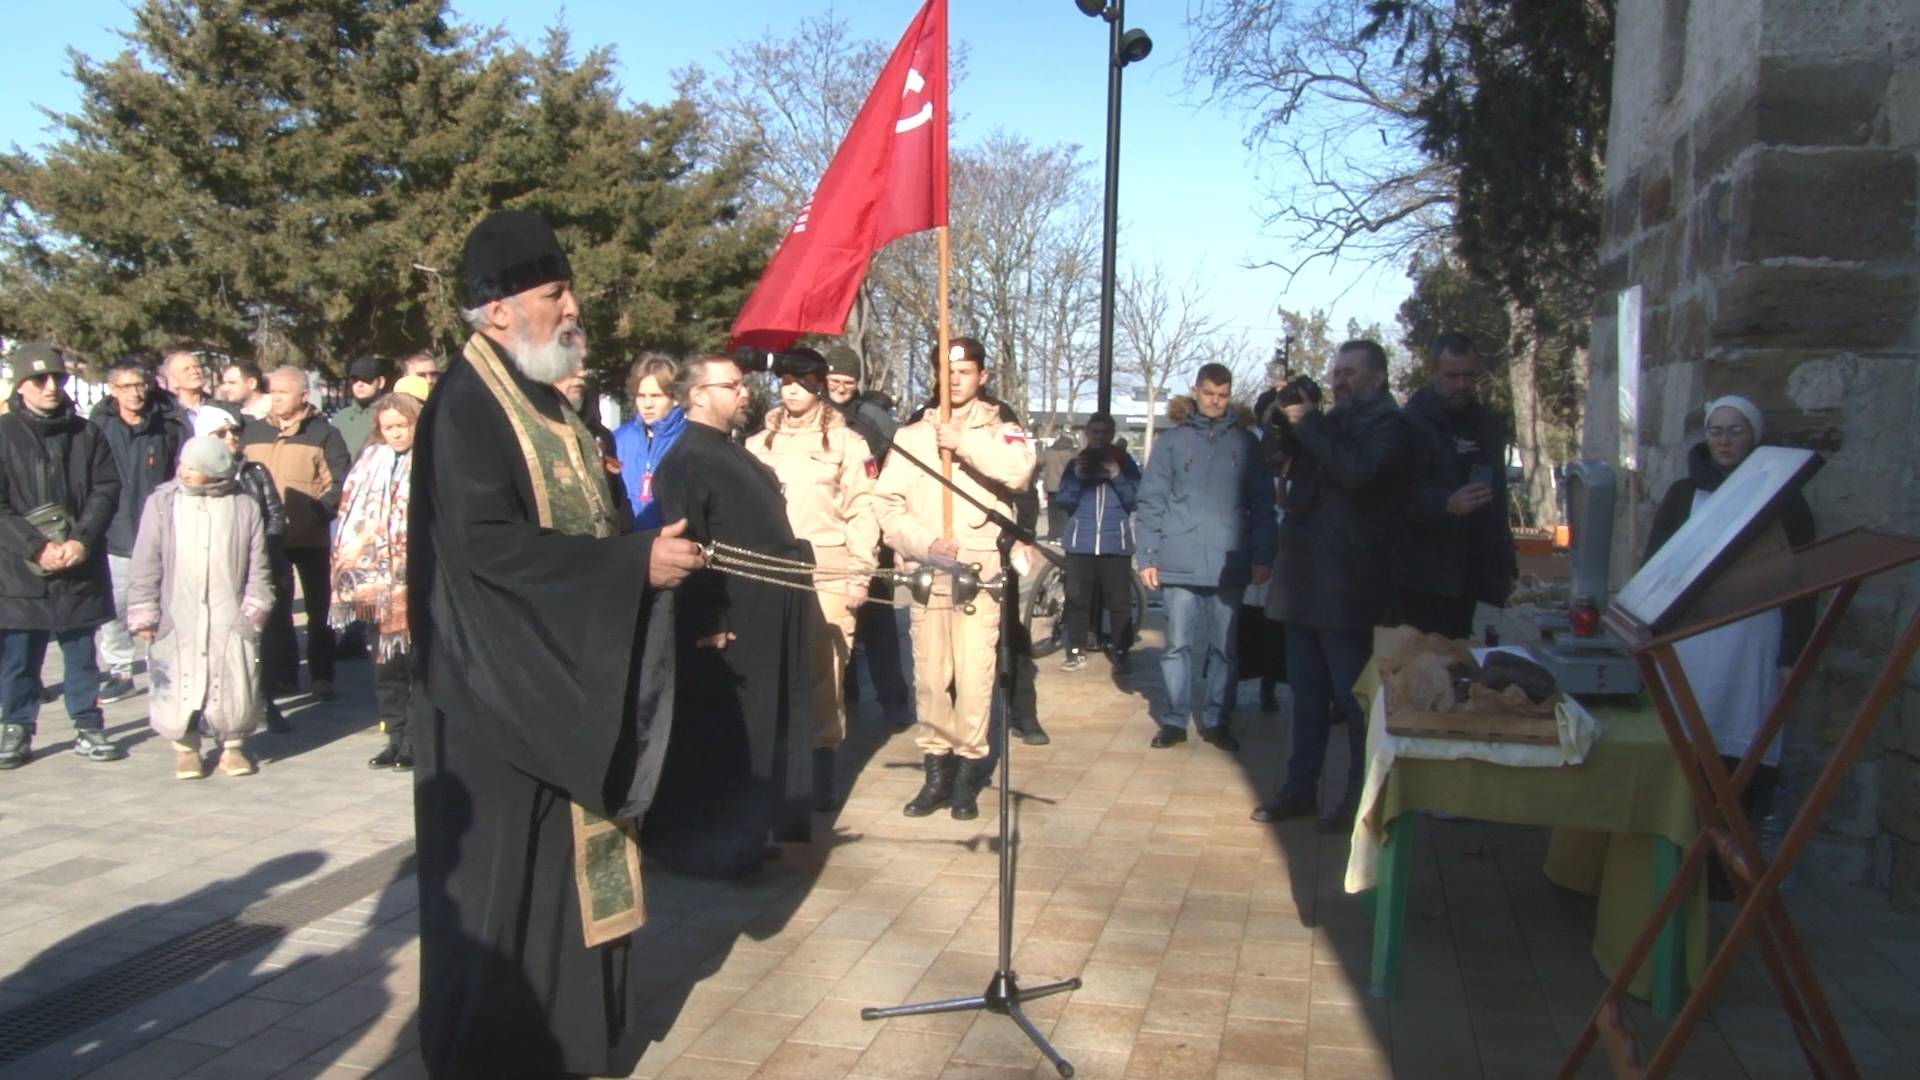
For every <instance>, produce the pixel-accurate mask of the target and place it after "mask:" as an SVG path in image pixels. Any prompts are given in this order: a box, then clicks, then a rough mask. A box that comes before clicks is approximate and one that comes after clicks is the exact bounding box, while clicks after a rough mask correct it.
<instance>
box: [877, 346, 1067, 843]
mask: <svg viewBox="0 0 1920 1080" xmlns="http://www.w3.org/2000/svg"><path fill="white" fill-rule="evenodd" d="M948 367H949V372H950V374H951V377H952V379H951V386H950V400H951V402H952V420H951V421H950V422H948V423H945V424H943V423H941V422H940V413H939V409H938V407H937V406H929V407H928V408H927V410H926V413H925V415H924V416H922V417H921V418H920V419H918V420H915V421H914V422H913V423H911V424H908V425H907V426H905V427H903V428H901V429H900V433H899V434H898V435H896V436H895V437H894V446H895V447H896V448H898V449H900V450H904V451H905V452H906V453H907V454H911V455H912V456H913V457H914V458H917V459H918V460H920V461H923V462H926V463H927V464H929V465H932V464H934V463H935V462H937V461H938V460H939V457H940V452H941V451H942V450H951V451H952V452H953V461H954V466H953V479H954V483H955V484H957V485H958V486H959V487H960V489H961V490H963V491H966V492H968V493H969V494H971V495H972V496H973V497H974V498H976V499H979V500H980V501H981V502H983V503H985V504H986V505H988V506H992V507H994V508H996V509H998V510H999V511H1000V512H1001V513H1003V514H1005V515H1006V516H1007V517H1009V518H1011V517H1013V516H1014V507H1013V499H1014V496H1015V495H1016V494H1018V493H1019V492H1022V491H1025V490H1026V489H1027V488H1028V487H1029V486H1031V485H1032V483H1033V471H1034V468H1033V467H1034V449H1033V440H1032V438H1030V437H1029V436H1028V435H1027V433H1026V432H1025V431H1024V430H1022V429H1021V428H1020V426H1019V425H1018V424H1012V423H1008V422H1007V421H1006V420H1004V419H1002V417H1001V415H1000V407H999V405H998V404H997V403H996V402H993V401H990V400H987V399H986V398H985V397H983V396H982V391H984V390H985V389H986V384H987V378H988V374H987V354H986V349H985V348H984V347H982V346H981V344H980V343H979V342H978V341H975V340H973V339H972V338H954V339H953V341H952V345H951V352H950V353H949V358H948ZM936 467H937V466H936ZM943 490H944V489H943V488H942V487H941V486H940V482H939V481H938V480H936V479H934V478H933V477H931V476H928V475H927V474H926V473H924V472H922V471H921V470H919V469H917V468H915V467H914V465H913V463H912V462H910V461H907V460H905V459H904V457H903V456H902V455H900V454H893V455H890V456H889V457H888V458H887V464H886V467H885V468H884V469H883V470H881V473H880V482H879V483H878V484H877V485H876V486H875V488H874V504H875V510H876V516H877V517H878V519H879V523H880V532H881V535H882V536H883V537H884V538H885V539H886V542H887V546H888V547H891V548H892V549H893V550H894V551H896V552H898V553H899V554H900V555H901V556H903V557H904V558H905V559H906V561H907V564H908V565H907V568H908V569H912V568H913V567H915V566H917V565H918V564H921V563H927V562H931V563H933V564H934V565H936V566H944V567H952V566H964V565H968V564H973V563H977V564H979V566H980V576H981V578H982V580H985V579H987V578H991V577H992V576H993V575H995V574H997V573H999V572H1000V552H999V549H998V547H997V546H996V545H997V544H998V541H999V537H1000V530H999V527H998V526H996V525H994V524H993V522H991V521H989V520H988V519H987V516H986V515H985V514H983V513H981V512H980V511H979V510H977V509H975V508H974V507H973V506H971V505H969V504H968V503H966V502H964V501H962V500H960V499H958V498H956V499H954V501H953V535H952V536H946V535H944V523H943V520H942V518H943V516H944V510H943V506H942V504H943V501H944V500H943V499H942V492H943ZM952 581H953V579H952V577H951V576H949V575H946V574H941V575H939V577H938V584H937V585H936V586H935V590H934V596H933V602H932V603H931V604H929V605H916V606H915V607H914V608H913V611H912V628H913V684H914V697H915V705H916V706H917V707H918V709H919V713H920V734H919V737H918V739H917V740H916V741H917V742H918V743H919V744H920V749H921V751H922V752H923V754H924V755H925V756H924V760H923V764H924V766H925V768H926V783H925V784H923V785H922V786H921V788H920V792H919V794H917V795H915V796H914V797H913V799H912V801H910V802H908V803H907V805H906V806H905V807H904V808H903V812H904V813H905V814H906V815H907V816H908V817H922V816H925V815H927V814H931V813H933V812H934V811H935V810H938V809H939V808H940V807H942V806H948V807H950V808H951V812H952V815H953V816H954V817H955V818H957V819H959V820H961V821H966V820H968V819H971V818H974V817H978V816H979V814H980V808H979V803H978V799H977V796H978V794H979V790H980V787H981V785H982V784H984V783H985V782H986V779H987V772H986V758H987V723H988V719H989V717H990V715H991V713H992V710H993V676H994V669H995V661H996V659H997V658H996V655H995V653H996V650H997V649H998V648H999V644H1000V605H999V604H998V603H997V602H995V601H994V599H993V598H992V597H991V596H988V595H987V594H986V593H984V592H983V593H981V594H980V596H979V598H978V599H976V600H975V601H974V611H973V614H971V615H969V614H966V613H965V612H963V611H961V610H960V609H958V608H955V607H953V599H952V596H951V589H952Z"/></svg>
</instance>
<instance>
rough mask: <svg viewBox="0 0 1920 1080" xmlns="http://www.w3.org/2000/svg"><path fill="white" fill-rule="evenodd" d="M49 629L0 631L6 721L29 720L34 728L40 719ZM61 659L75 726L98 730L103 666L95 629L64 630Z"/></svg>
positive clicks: (0, 692)
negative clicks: (95, 653) (96, 659)
mask: <svg viewBox="0 0 1920 1080" xmlns="http://www.w3.org/2000/svg"><path fill="white" fill-rule="evenodd" d="M55 636H56V635H54V634H53V633H52V632H51V631H48V630H0V712H3V713H4V717H3V719H4V722H5V723H9V724H25V725H26V727H27V730H28V731H29V732H33V731H34V730H35V729H36V728H37V726H38V721H39V719H40V666H41V665H42V664H44V663H45V662H46V659H47V642H48V641H49V640H51V639H52V638H54V637H55ZM58 637H59V640H60V658H61V660H62V662H63V666H64V667H65V669H66V670H65V683H66V686H65V689H66V692H67V715H68V716H70V717H72V718H73V726H74V727H75V728H76V729H89V728H90V729H92V730H94V731H99V730H100V729H101V728H102V727H104V726H105V724H106V717H105V716H104V715H103V714H102V713H101V712H100V668H99V666H98V665H96V664H95V663H94V661H93V628H92V627H87V628H86V629H84V630H62V631H60V633H59V635H58Z"/></svg>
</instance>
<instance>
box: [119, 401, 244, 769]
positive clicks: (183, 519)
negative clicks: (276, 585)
mask: <svg viewBox="0 0 1920 1080" xmlns="http://www.w3.org/2000/svg"><path fill="white" fill-rule="evenodd" d="M237 464H238V459H236V458H235V456H234V454H233V451H232V450H230V449H228V447H227V446H226V444H224V443H222V442H221V441H220V440H218V439H216V438H213V437H212V436H207V435H202V436H198V437H196V438H194V439H191V440H189V441H188V442H187V445H186V446H185V447H184V448H182V449H181V451H180V468H179V472H178V473H177V474H176V476H175V478H174V479H173V480H170V481H168V482H167V483H165V484H162V485H160V486H159V487H158V488H156V489H154V492H153V494H152V495H150V496H148V498H147V506H146V510H145V511H144V512H143V513H142V514H141V517H140V532H139V535H138V536H137V537H136V538H135V540H134V544H133V559H132V581H131V583H130V584H129V585H128V588H127V629H128V630H130V631H132V632H133V634H134V636H136V637H138V638H140V639H142V640H143V641H146V642H147V643H148V653H147V670H148V671H149V673H150V676H149V678H150V680H151V683H152V694H151V698H152V712H151V723H152V725H153V730H154V731H156V732H158V733H159V734H161V735H163V736H165V737H166V738H167V739H169V740H171V741H172V743H173V748H174V751H175V760H174V776H175V777H177V778H178V779H181V780H197V779H199V778H200V777H202V776H204V775H206V766H205V762H204V760H203V759H202V758H201V751H200V745H201V738H202V736H203V735H210V736H211V737H212V738H213V739H214V740H215V741H216V742H217V743H218V745H219V747H220V771H222V772H224V773H226V774H227V775H228V776H246V775H248V774H250V773H252V772H253V771H254V765H253V762H252V761H251V760H250V759H249V758H248V757H247V753H246V748H245V743H246V738H247V736H248V735H249V734H251V733H252V732H253V730H254V728H255V727H257V726H259V723H260V720H261V716H262V714H263V713H264V711H265V706H266V702H265V699H264V698H263V697H262V696H261V694H260V684H259V680H258V679H257V678H256V677H255V671H254V665H255V662H256V659H257V657H258V652H259V642H260V628H261V627H262V626H264V625H265V624H266V621H267V613H268V612H269V611H270V610H272V608H273V583H272V576H271V574H270V573H269V571H268V568H267V534H266V526H265V523H264V522H263V521H262V519H261V516H260V510H259V507H258V506H256V505H255V503H254V501H253V500H252V499H251V498H249V497H247V495H246V494H245V493H244V492H242V491H241V490H240V488H239V486H238V485H237V484H236V483H235V482H234V470H235V466H236V465H237Z"/></svg>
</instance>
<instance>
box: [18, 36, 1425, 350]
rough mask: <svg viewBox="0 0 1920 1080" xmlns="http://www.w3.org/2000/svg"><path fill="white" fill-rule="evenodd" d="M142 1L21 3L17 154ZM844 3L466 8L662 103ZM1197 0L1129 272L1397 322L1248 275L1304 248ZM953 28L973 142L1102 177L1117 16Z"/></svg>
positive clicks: (1173, 74) (1344, 278) (1242, 315)
mask: <svg viewBox="0 0 1920 1080" xmlns="http://www.w3.org/2000/svg"><path fill="white" fill-rule="evenodd" d="M132 2H133V0H64V2H62V3H58V4H34V5H31V6H29V5H24V4H23V5H20V6H18V7H17V8H16V9H15V10H13V11H11V12H9V18H8V27H7V32H6V34H5V37H4V40H0V70H4V71H6V72H7V80H6V81H7V84H8V89H7V92H6V93H5V95H4V96H0V146H9V145H16V144H17V145H19V146H21V147H23V148H27V149H32V148H34V147H37V146H40V145H42V144H43V143H45V142H46V141H47V140H48V137H49V136H48V135H47V133H46V131H45V127H46V122H45V120H44V118H43V117H41V116H40V115H39V114H38V113H37V112H36V111H35V110H34V108H33V106H34V105H44V106H48V107H51V108H54V109H56V110H60V109H68V108H71V107H72V106H73V105H74V104H75V102H76V95H75V90H74V86H73V84H72V82H71V81H70V80H69V79H68V78H67V77H66V69H67V64H66V59H65V56H66V50H67V49H68V48H74V49H78V50H80V51H81V52H83V53H86V54H88V55H90V56H94V57H103V56H107V55H111V54H113V53H116V52H118V51H119V49H120V48H121V42H120V40H119V38H118V37H117V36H116V33H115V31H116V30H119V29H124V28H126V27H128V26H130V25H131V24H132V19H131V16H130V14H129V10H130V9H129V5H130V3H132ZM828 6H829V5H828V4H826V3H824V2H821V3H815V2H811V0H800V2H794V0H728V2H725V3H684V2H682V3H661V2H659V0H574V2H573V3H570V4H567V5H566V6H565V7H564V8H562V7H560V6H557V5H532V4H525V3H514V2H511V0H455V3H454V8H455V10H456V11H457V12H458V13H459V15H460V16H461V17H462V18H464V19H465V20H466V21H468V22H470V23H474V24H479V25H483V26H501V27H503V28H504V29H505V30H506V31H507V32H508V33H509V34H511V35H513V36H514V37H516V38H518V39H520V40H522V41H529V42H532V41H537V40H538V39H539V37H540V34H541V32H542V31H543V29H544V28H545V27H546V26H547V25H548V24H550V23H551V22H553V21H554V19H555V18H557V17H564V19H565V21H566V23H567V25H568V27H569V28H570V29H571V30H572V31H573V40H574V43H575V45H576V47H579V48H585V47H588V46H591V45H599V44H609V45H612V46H614V47H615V48H616V50H617V51H618V58H619V64H620V70H621V81H622V83H623V85H624V86H625V88H626V91H627V93H628V95H629V96H630V97H632V98H634V99H637V100H645V101H659V100H662V99H664V98H666V97H667V96H668V95H669V94H670V93H671V87H672V72H673V71H674V70H676V69H679V68H682V67H685V66H686V65H688V64H690V63H698V64H700V65H701V66H702V67H706V68H709V69H714V68H718V67H719V66H721V65H720V57H721V54H722V53H723V52H725V51H726V50H727V49H728V48H729V47H730V46H732V45H735V44H737V43H739V42H741V41H745V40H749V39H753V38H757V37H759V36H761V34H762V33H763V32H765V31H767V30H769V29H771V30H772V31H773V32H775V33H776V34H781V35H785V34H786V33H788V32H790V31H791V30H792V29H793V28H794V27H795V26H796V25H798V23H799V22H800V21H801V20H802V19H804V18H807V17H809V16H811V15H814V14H817V13H819V12H821V11H824V10H826V8H827V7H828ZM832 6H833V8H834V10H835V11H836V13H837V14H839V15H840V16H841V17H843V18H845V19H846V20H847V21H848V22H849V23H850V24H851V26H852V28H853V31H854V33H856V34H857V35H859V36H862V37H871V38H879V39H883V40H885V41H887V42H888V43H889V44H891V43H892V42H893V41H894V40H895V39H897V38H898V37H899V35H900V34H901V33H902V32H903V31H904V30H905V28H906V24H907V22H908V20H909V19H910V18H911V17H912V15H913V12H914V11H915V10H916V7H917V4H916V3H915V2H914V0H842V2H840V3H838V4H834V5H832ZM1185 8H1186V4H1185V3H1184V2H1179V0H1158V2H1154V0H1135V2H1134V3H1133V4H1132V5H1131V6H1130V8H1129V10H1128V17H1129V22H1130V23H1131V24H1132V25H1136V26H1140V27H1143V28H1144V29H1146V30H1147V31H1148V32H1150V33H1151V34H1152V35H1153V38H1154V51H1153V54H1152V55H1151V56H1150V57H1149V58H1148V59H1147V60H1145V61H1144V62H1142V63H1137V64H1133V65H1131V66H1129V67H1128V68H1127V72H1126V88H1125V97H1124V104H1125V108H1124V111H1123V118H1124V119H1123V124H1124V126H1123V129H1122V134H1121V154H1120V162H1121V168H1120V215H1121V225H1122V229H1121V235H1120V258H1121V262H1122V264H1123V265H1125V264H1126V263H1127V262H1130V261H1133V262H1146V261H1151V260H1152V259H1155V258H1158V259H1159V260H1160V261H1162V262H1163V263H1164V264H1165V265H1166V266H1167V268H1168V269H1169V271H1172V272H1175V273H1179V274H1184V273H1186V272H1188V271H1189V270H1197V271H1198V272H1199V273H1201V274H1202V275H1203V276H1204V279H1205V280H1206V281H1207V283H1208V289H1207V294H1208V303H1209V305H1210V306H1211V308H1212V310H1213V311H1214V312H1215V313H1216V314H1217V315H1219V316H1220V317H1221V318H1223V319H1225V320H1227V321H1228V322H1229V323H1230V324H1231V326H1232V327H1233V329H1234V332H1236V333H1241V334H1244V335H1245V336H1247V337H1248V338H1250V339H1251V340H1252V341H1253V342H1255V343H1256V344H1257V345H1260V346H1263V347H1264V346H1266V345H1268V344H1270V343H1271V339H1272V337H1273V336H1274V334H1275V333H1276V332H1277V324H1278V321H1279V320H1278V319H1277V317H1275V315H1274V308H1275V306H1276V305H1279V304H1285V305H1286V306H1288V307H1290V308H1295V309H1300V310H1304V309H1307V308H1310V307H1316V306H1317V307H1326V308H1330V309H1331V310H1332V311H1333V313H1334V324H1335V326H1341V325H1344V324H1345V321H1346V319H1347V318H1348V317H1349V316H1353V317H1357V318H1359V319H1360V320H1361V321H1362V322H1366V321H1369V320H1373V319H1378V320H1380V322H1381V323H1382V324H1384V325H1385V326H1386V327H1387V328H1388V330H1389V332H1390V333H1394V332H1397V328H1396V327H1395V325H1394V322H1393V315H1394V312H1395V311H1396V310H1397V309H1398V307H1399V304H1400V301H1401V300H1402V299H1403V298H1404V297H1405V296H1406V293H1407V290H1408V284H1407V282H1406V280H1405V278H1404V276H1403V274H1402V273H1401V272H1400V269H1399V268H1398V267H1387V268H1383V269H1381V270H1378V271H1375V270H1371V269H1369V268H1368V267H1365V266H1362V265H1359V264H1354V263H1344V264H1340V265H1337V266H1330V265H1328V264H1326V263H1324V262H1322V263H1315V264H1314V265H1313V266H1312V267H1310V268H1309V269H1308V270H1307V272H1305V273H1303V274H1301V275H1300V276H1299V277H1298V278H1296V279H1295V280H1294V281H1293V282H1292V284H1291V286H1290V287H1288V285H1287V282H1286V281H1285V278H1284V276H1283V275H1282V274H1281V273H1280V272H1279V271H1277V270H1251V269H1244V268H1242V265H1241V264H1243V263H1247V262H1258V261H1260V260H1263V259H1290V258H1291V257H1292V254H1293V253H1292V251H1291V250H1290V248H1289V246H1288V245H1287V244H1286V243H1285V242H1284V241H1281V240H1277V239H1274V238H1272V237H1268V236H1265V235H1263V233H1262V229H1261V218H1262V213H1261V203H1262V191H1263V190H1264V189H1265V187H1266V186H1268V185H1267V184H1263V178H1262V177H1261V176H1260V175H1259V166H1260V164H1261V162H1260V161H1259V160H1258V159H1256V158H1255V157H1254V156H1253V155H1251V154H1250V153H1249V152H1248V151H1247V150H1246V148H1245V147H1244V146H1243V145H1242V143H1241V138H1242V132H1243V117H1241V116H1240V115H1239V114H1237V113H1235V112H1233V111H1232V110H1231V109H1229V108H1228V107H1225V106H1221V105H1218V104H1215V105H1204V106H1203V105H1199V104H1197V103H1196V102H1194V101H1193V100H1192V99H1191V98H1190V96H1189V95H1188V94H1187V92H1186V90H1185V87H1184V86H1183V83H1182V75H1183V71H1184V68H1185V63H1186V53H1187V33H1186V30H1185V27H1184V26H1183V25H1182V17H1183V15H1184V12H1185ZM950 20H951V26H950V33H951V35H952V38H953V39H954V41H955V42H958V41H961V40H965V41H966V42H968V43H969V45H970V46H971V50H972V51H971V55H970V58H969V61H968V63H969V74H968V77H967V79H966V81H965V83H963V84H962V86H961V87H960V90H959V91H958V93H957V94H956V96H955V99H954V110H955V112H956V113H957V114H959V115H960V116H961V120H960V122H959V125H958V126H957V127H956V130H955V131H954V135H953V137H954V141H955V143H956V144H960V143H965V142H971V141H973V140H975V139H978V138H980V137H982V136H984V135H985V134H986V133H987V132H989V131H991V130H992V129H994V128H996V127H1001V128H1006V129H1007V130H1009V131H1013V132H1017V133H1019V134H1021V135H1023V136H1025V137H1027V138H1029V139H1032V140H1034V141H1036V142H1072V143H1078V144H1080V145H1082V146H1083V147H1084V148H1085V157H1086V158H1087V160H1088V161H1090V162H1091V163H1092V168H1093V170H1094V175H1095V177H1096V178H1097V177H1098V175H1099V170H1100V169H1101V168H1102V167H1103V162H1102V158H1101V155H1102V153H1103V142H1104V139H1105V132H1106V72H1105V67H1104V59H1105V55H1104V54H1105V51H1106V26H1105V24H1104V23H1102V22H1100V21H1099V20H1096V19H1089V18H1087V17H1085V16H1083V15H1081V14H1080V12H1079V11H1078V10H1077V9H1076V8H1075V7H1074V5H1073V3H1072V0H952V6H951V9H950ZM1272 179H1273V178H1272V177H1266V178H1265V180H1267V181H1269V182H1270V181H1271V180H1272ZM1283 288H1285V292H1284V294H1283V292H1282V290H1283Z"/></svg>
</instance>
